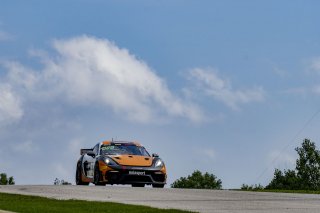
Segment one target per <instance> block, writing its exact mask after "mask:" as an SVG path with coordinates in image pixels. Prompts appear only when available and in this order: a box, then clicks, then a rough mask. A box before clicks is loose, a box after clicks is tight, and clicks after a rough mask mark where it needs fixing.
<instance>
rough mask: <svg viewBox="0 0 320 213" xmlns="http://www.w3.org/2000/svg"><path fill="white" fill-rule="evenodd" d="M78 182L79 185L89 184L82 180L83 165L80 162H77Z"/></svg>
mask: <svg viewBox="0 0 320 213" xmlns="http://www.w3.org/2000/svg"><path fill="white" fill-rule="evenodd" d="M76 184H77V185H89V182H83V181H82V171H81V166H80V164H79V163H78V164H77V170H76Z"/></svg>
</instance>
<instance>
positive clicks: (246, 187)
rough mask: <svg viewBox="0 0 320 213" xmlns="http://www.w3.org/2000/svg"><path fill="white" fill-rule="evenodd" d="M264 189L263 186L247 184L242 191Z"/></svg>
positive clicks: (242, 187)
mask: <svg viewBox="0 0 320 213" xmlns="http://www.w3.org/2000/svg"><path fill="white" fill-rule="evenodd" d="M263 189H264V187H263V186H262V185H261V184H258V185H257V184H254V185H250V186H249V185H247V184H242V186H241V190H243V191H261V190H263Z"/></svg>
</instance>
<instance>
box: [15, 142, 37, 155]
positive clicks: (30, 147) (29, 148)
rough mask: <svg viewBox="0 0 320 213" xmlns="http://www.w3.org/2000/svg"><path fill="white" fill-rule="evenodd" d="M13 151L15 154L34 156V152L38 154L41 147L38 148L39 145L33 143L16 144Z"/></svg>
mask: <svg viewBox="0 0 320 213" xmlns="http://www.w3.org/2000/svg"><path fill="white" fill-rule="evenodd" d="M13 150H14V151H15V152H20V153H28V154H32V153H34V152H37V151H38V150H39V147H37V145H36V144H35V143H33V142H32V141H25V142H21V143H18V144H15V145H14V146H13Z"/></svg>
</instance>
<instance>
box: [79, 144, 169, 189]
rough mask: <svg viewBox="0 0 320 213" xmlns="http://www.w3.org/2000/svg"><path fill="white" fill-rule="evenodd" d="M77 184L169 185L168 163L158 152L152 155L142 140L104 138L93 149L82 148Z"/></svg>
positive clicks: (157, 186) (159, 186) (160, 186)
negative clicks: (129, 140)
mask: <svg viewBox="0 0 320 213" xmlns="http://www.w3.org/2000/svg"><path fill="white" fill-rule="evenodd" d="M80 155H81V157H80V159H79V160H78V162H77V169H76V184H77V185H89V183H94V184H95V185H106V184H131V185H132V186H133V187H144V186H145V185H152V186H153V187H155V188H163V187H164V185H165V184H166V179H167V172H166V166H165V164H164V162H163V161H162V159H160V158H159V156H158V155H157V154H152V156H150V154H149V153H148V152H147V150H146V149H145V148H144V147H143V146H142V145H141V144H139V143H136V142H123V141H104V142H101V143H98V144H96V145H95V146H94V147H93V148H92V149H81V150H80Z"/></svg>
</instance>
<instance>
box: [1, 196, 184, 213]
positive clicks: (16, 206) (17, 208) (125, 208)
mask: <svg viewBox="0 0 320 213" xmlns="http://www.w3.org/2000/svg"><path fill="white" fill-rule="evenodd" d="M0 209H2V210H7V211H13V212H26V213H38V212H57V213H58V212H59V213H64V212H70V213H71V212H72V213H73V212H77V213H82V212H83V213H91V212H92V213H99V212H104V213H108V212H112V213H114V212H124V213H125V212H130V213H138V212H139V213H140V212H151V213H157V212H173V213H175V212H176V213H182V212H187V211H182V210H175V209H157V208H151V207H146V206H138V205H127V204H119V203H112V202H98V201H82V200H56V199H50V198H44V197H37V196H29V195H18V194H7V193H0Z"/></svg>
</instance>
